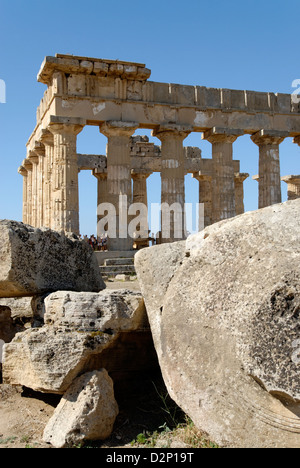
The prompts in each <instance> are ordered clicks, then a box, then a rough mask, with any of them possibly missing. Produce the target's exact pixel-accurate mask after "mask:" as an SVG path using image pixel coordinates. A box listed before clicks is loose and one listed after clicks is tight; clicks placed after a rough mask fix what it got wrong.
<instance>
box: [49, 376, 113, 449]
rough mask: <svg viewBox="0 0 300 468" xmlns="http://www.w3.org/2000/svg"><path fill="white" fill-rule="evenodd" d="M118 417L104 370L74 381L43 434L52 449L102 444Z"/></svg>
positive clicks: (108, 379) (110, 384) (111, 385)
mask: <svg viewBox="0 0 300 468" xmlns="http://www.w3.org/2000/svg"><path fill="white" fill-rule="evenodd" d="M118 413H119V408H118V404H117V402H116V400H115V397H114V390H113V381H112V379H111V378H110V377H109V375H108V373H107V371H106V370H105V369H101V370H100V371H94V372H89V373H86V374H83V375H81V376H80V377H78V378H77V379H76V380H75V381H74V382H73V383H72V384H71V386H70V387H69V388H68V390H67V391H66V393H65V394H64V396H63V397H62V399H61V401H60V403H59V404H58V406H57V407H56V409H55V411H54V414H53V416H52V417H51V419H50V420H49V422H48V424H47V426H46V428H45V430H44V434H43V440H44V441H45V442H47V443H51V444H52V445H53V446H54V447H56V448H64V447H72V446H75V445H78V444H81V443H82V442H84V441H88V440H105V439H107V438H108V437H109V436H110V435H111V432H112V430H113V425H114V422H115V419H116V417H117V415H118Z"/></svg>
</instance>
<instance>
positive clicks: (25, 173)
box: [18, 166, 28, 224]
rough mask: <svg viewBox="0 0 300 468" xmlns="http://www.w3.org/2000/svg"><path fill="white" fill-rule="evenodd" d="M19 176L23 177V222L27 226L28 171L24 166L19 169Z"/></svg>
mask: <svg viewBox="0 0 300 468" xmlns="http://www.w3.org/2000/svg"><path fill="white" fill-rule="evenodd" d="M18 172H19V174H21V175H22V176H23V214H22V220H23V223H24V224H27V190H28V189H27V184H28V171H27V169H25V167H24V166H20V167H19V169H18Z"/></svg>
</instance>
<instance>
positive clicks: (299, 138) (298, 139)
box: [293, 135, 300, 146]
mask: <svg viewBox="0 0 300 468" xmlns="http://www.w3.org/2000/svg"><path fill="white" fill-rule="evenodd" d="M293 141H294V143H296V144H297V145H299V146H300V135H297V136H295V138H294V140H293Z"/></svg>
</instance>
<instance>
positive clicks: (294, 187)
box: [281, 175, 300, 200]
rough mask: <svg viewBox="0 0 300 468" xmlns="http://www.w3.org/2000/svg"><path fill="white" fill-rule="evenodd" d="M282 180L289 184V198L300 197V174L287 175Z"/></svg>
mask: <svg viewBox="0 0 300 468" xmlns="http://www.w3.org/2000/svg"><path fill="white" fill-rule="evenodd" d="M281 180H283V182H285V183H286V184H287V186H288V187H287V189H288V200H296V198H300V175H289V176H285V177H282V178H281Z"/></svg>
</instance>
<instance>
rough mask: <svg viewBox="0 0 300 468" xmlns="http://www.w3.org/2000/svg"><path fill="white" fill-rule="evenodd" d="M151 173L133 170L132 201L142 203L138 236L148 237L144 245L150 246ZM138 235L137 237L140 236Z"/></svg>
mask: <svg viewBox="0 0 300 468" xmlns="http://www.w3.org/2000/svg"><path fill="white" fill-rule="evenodd" d="M149 176H150V173H146V172H135V171H133V170H132V171H131V177H132V181H133V184H132V202H133V203H137V204H139V205H141V207H144V208H142V212H140V215H139V218H140V220H141V222H139V223H138V224H137V236H138V237H140V238H142V239H146V240H145V241H144V243H143V246H148V245H149V241H148V236H149V226H148V195H147V179H148V177H149ZM138 237H136V238H138Z"/></svg>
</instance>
